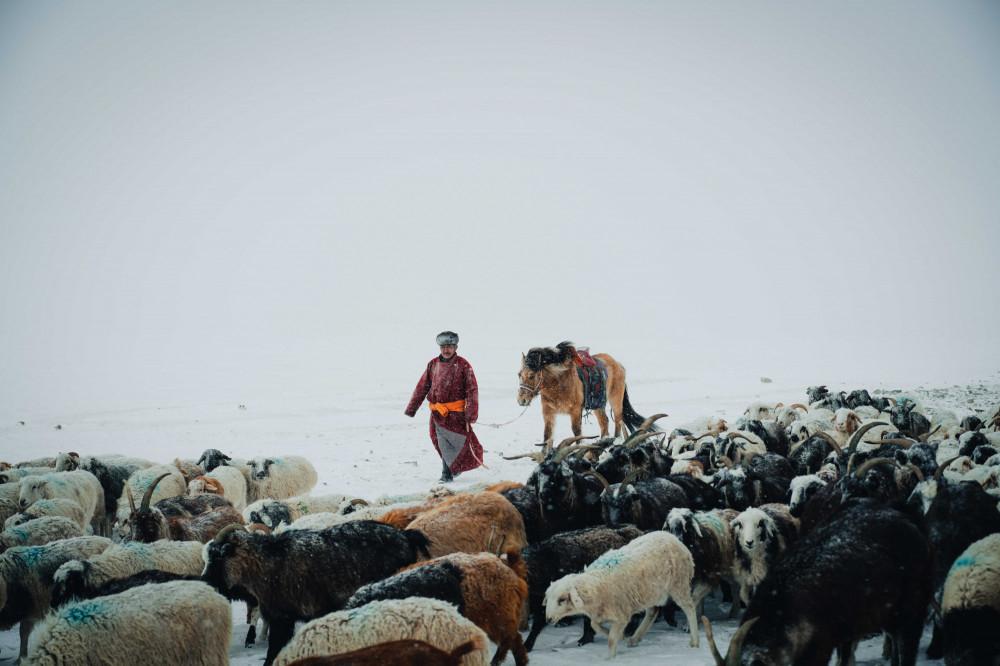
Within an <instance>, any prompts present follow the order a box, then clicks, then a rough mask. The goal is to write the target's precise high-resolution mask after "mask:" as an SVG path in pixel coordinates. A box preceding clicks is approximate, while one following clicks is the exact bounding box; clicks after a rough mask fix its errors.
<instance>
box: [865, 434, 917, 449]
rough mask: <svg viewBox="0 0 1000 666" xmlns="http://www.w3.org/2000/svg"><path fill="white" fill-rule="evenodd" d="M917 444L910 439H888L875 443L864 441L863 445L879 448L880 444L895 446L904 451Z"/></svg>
mask: <svg viewBox="0 0 1000 666" xmlns="http://www.w3.org/2000/svg"><path fill="white" fill-rule="evenodd" d="M917 443H918V442H914V441H913V440H912V439H906V438H905V437H890V438H888V439H880V440H879V441H877V442H870V441H868V440H865V444H874V445H875V446H879V445H880V444H895V445H896V446H901V447H903V448H904V449H908V448H910V447H911V446H913V445H914V444H917Z"/></svg>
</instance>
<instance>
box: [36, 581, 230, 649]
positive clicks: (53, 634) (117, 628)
mask: <svg viewBox="0 0 1000 666" xmlns="http://www.w3.org/2000/svg"><path fill="white" fill-rule="evenodd" d="M231 631H232V612H231V611H230V609H229V602H228V601H226V599H225V598H224V597H223V596H222V595H220V594H218V593H217V592H216V591H215V590H213V589H212V588H211V587H209V586H208V585H206V584H205V583H201V582H197V581H174V582H171V583H159V584H150V585H140V586H139V587H134V588H132V589H130V590H126V591H124V592H119V593H118V594H111V595H108V596H105V597H98V598H96V599H87V600H85V601H80V602H77V603H74V604H69V605H67V606H64V607H62V608H60V609H59V610H57V611H56V612H54V613H53V614H51V615H50V616H49V617H47V618H46V619H45V620H44V621H43V622H42V623H40V624H39V625H38V628H37V629H36V630H35V632H34V633H33V634H32V636H31V640H30V642H29V654H28V659H27V661H26V662H24V663H25V664H39V665H49V664H51V665H53V666H55V665H56V664H84V663H96V664H146V663H156V664H176V665H177V666H186V665H187V664H203V665H205V666H221V665H224V664H228V663H229V639H230V633H231Z"/></svg>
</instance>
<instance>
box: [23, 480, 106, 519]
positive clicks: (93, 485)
mask: <svg viewBox="0 0 1000 666" xmlns="http://www.w3.org/2000/svg"><path fill="white" fill-rule="evenodd" d="M56 498H62V499H68V500H72V501H74V502H76V503H77V504H79V505H80V508H82V509H83V516H84V519H85V520H86V521H88V522H89V523H90V524H91V526H93V528H94V533H95V534H109V533H110V529H109V523H108V521H107V519H106V516H105V513H104V488H102V487H101V484H100V482H99V481H98V480H97V477H95V476H94V475H93V474H91V473H90V472H85V471H82V470H77V471H74V472H52V473H51V474H42V475H39V476H28V477H25V478H23V479H21V490H20V494H19V495H18V504H19V505H20V507H21V510H22V511H23V510H24V509H27V508H28V507H29V506H31V505H32V504H33V503H34V502H37V501H38V500H42V499H56Z"/></svg>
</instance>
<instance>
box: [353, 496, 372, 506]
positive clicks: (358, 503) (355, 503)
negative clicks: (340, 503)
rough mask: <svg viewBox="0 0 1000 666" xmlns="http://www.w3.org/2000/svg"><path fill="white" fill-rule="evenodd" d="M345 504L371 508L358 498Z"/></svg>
mask: <svg viewBox="0 0 1000 666" xmlns="http://www.w3.org/2000/svg"><path fill="white" fill-rule="evenodd" d="M347 504H348V506H371V505H370V504H368V500H365V499H361V498H360V497H355V498H354V499H352V500H351V501H350V502H348V503H347Z"/></svg>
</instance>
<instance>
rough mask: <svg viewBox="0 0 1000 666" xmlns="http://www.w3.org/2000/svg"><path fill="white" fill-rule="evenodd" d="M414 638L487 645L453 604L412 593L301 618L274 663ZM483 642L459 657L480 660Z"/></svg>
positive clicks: (472, 662) (467, 662)
mask: <svg viewBox="0 0 1000 666" xmlns="http://www.w3.org/2000/svg"><path fill="white" fill-rule="evenodd" d="M407 639H414V640H420V641H425V642H427V643H430V644H431V645H433V646H435V647H437V648H440V649H441V650H444V651H445V652H451V651H452V650H454V649H455V648H457V647H458V646H460V645H462V644H463V643H467V642H469V641H473V642H475V644H476V645H478V646H486V645H487V642H486V640H487V639H486V634H485V633H483V630H482V629H480V628H479V627H477V626H476V625H474V624H473V623H472V622H470V621H469V620H467V619H466V618H464V617H462V615H461V614H460V613H459V612H458V609H457V608H455V606H453V605H452V604H449V603H446V602H444V601H440V600H438V599H428V598H423V597H411V598H409V599H391V600H386V601H373V602H371V603H370V604H366V605H364V606H361V607H359V608H354V609H351V610H345V611H337V612H335V613H330V614H328V615H324V616H323V617H321V618H319V619H316V620H313V621H311V622H308V623H306V624H305V625H303V626H302V628H301V629H299V630H298V631H297V632H296V633H295V636H294V637H293V638H292V640H291V641H289V642H288V644H287V645H286V646H285V647H284V648H283V649H282V650H281V652H279V653H278V656H277V658H276V659H275V660H274V666H288V664H291V663H292V662H294V661H296V660H298V659H304V658H307V657H316V656H328V655H338V654H343V653H345V652H351V651H353V650H358V649H361V648H365V647H369V646H372V645H378V644H380V643H386V642H389V641H397V640H407ZM486 659H487V652H486V649H485V647H483V648H480V649H477V650H474V651H473V652H471V653H469V654H466V655H465V656H464V657H463V658H462V664H463V665H464V666H485V664H486Z"/></svg>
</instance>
